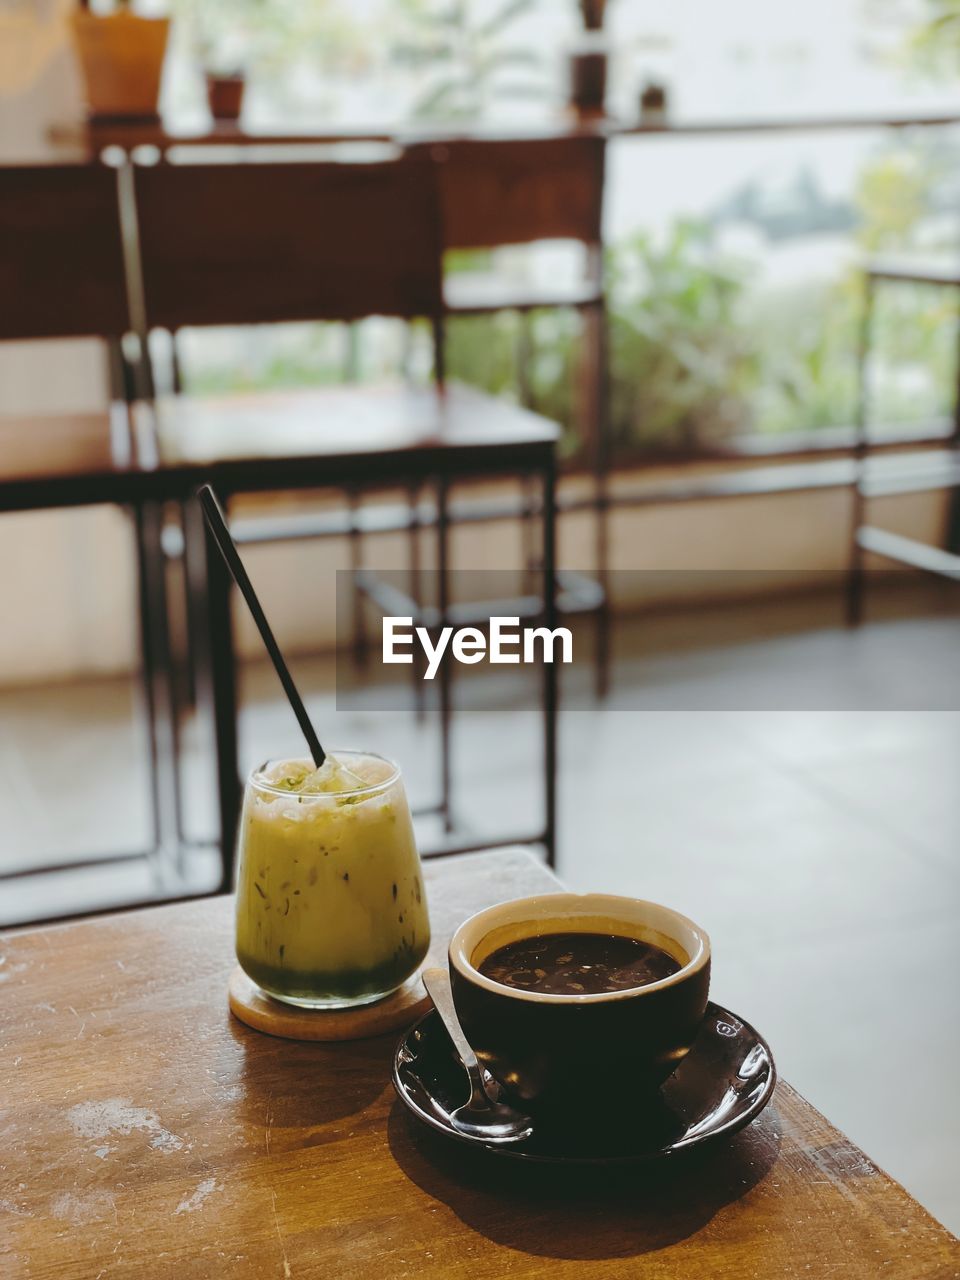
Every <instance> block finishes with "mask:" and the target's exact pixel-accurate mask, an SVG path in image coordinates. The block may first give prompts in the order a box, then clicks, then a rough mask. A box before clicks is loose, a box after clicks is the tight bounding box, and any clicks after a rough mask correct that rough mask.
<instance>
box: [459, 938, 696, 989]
mask: <svg viewBox="0 0 960 1280" xmlns="http://www.w3.org/2000/svg"><path fill="white" fill-rule="evenodd" d="M681 967H682V966H681V965H680V963H679V961H677V960H675V959H674V958H673V956H671V955H669V954H668V953H667V952H666V951H664V950H662V949H661V948H660V947H657V946H655V945H654V944H653V943H652V942H643V941H641V940H640V939H639V938H628V937H624V936H623V935H621V934H616V933H545V934H541V935H539V936H535V937H530V938H521V939H519V940H518V941H516V942H508V943H507V944H506V946H503V947H498V948H497V950H496V951H493V952H491V954H490V955H488V956H487V958H486V959H485V960H484V961H483V962H482V963H481V964H480V966H479V970H480V972H481V973H482V974H483V975H484V977H487V978H492V979H493V981H494V982H501V983H503V985H504V986H507V987H513V988H515V989H518V990H521V991H535V992H538V993H540V994H542V995H557V996H577V995H594V994H596V993H598V992H602V991H626V990H628V989H630V988H631V987H644V986H649V985H650V983H652V982H660V981H662V979H664V978H669V977H670V975H671V974H673V973H677V972H678V971H679V970H680V968H681Z"/></svg>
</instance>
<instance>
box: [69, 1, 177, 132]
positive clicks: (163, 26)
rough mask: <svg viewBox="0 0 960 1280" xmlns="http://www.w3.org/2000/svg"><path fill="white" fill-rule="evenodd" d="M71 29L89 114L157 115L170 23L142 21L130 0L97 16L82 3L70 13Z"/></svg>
mask: <svg viewBox="0 0 960 1280" xmlns="http://www.w3.org/2000/svg"><path fill="white" fill-rule="evenodd" d="M71 28H72V34H73V43H74V48H75V49H76V52H77V57H78V59H79V62H80V69H81V72H82V75H83V82H84V87H85V90H86V95H85V96H86V103H87V111H88V114H89V115H90V116H91V117H104V116H108V117H114V118H121V119H131V120H137V119H140V120H142V119H145V118H146V119H149V118H154V117H156V116H157V114H158V107H159V102H160V81H161V78H162V75H163V62H164V58H165V57H166V53H167V40H168V38H169V35H170V19H169V18H145V17H141V16H140V15H139V14H135V13H134V12H133V11H132V5H131V0H116V2H115V4H114V7H113V8H112V10H111V11H110V12H109V13H99V12H98V13H93V12H91V10H90V7H89V0H81V2H80V5H79V7H78V8H77V9H76V10H75V11H74V12H73V13H72V14H71Z"/></svg>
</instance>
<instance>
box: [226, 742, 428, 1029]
mask: <svg viewBox="0 0 960 1280" xmlns="http://www.w3.org/2000/svg"><path fill="white" fill-rule="evenodd" d="M429 941H430V924H429V919H428V916H427V899H426V894H425V893H424V888H423V879H422V876H421V872H420V859H419V857H418V855H417V848H416V845H415V843H414V838H413V826H412V823H411V821H410V810H409V808H408V807H407V797H406V794H405V792H404V789H403V782H402V780H401V778H400V771H399V770H398V769H397V767H396V765H393V764H391V763H390V762H389V761H388V760H384V759H382V758H381V757H379V756H375V755H368V754H365V753H362V752H352V751H338V752H335V753H332V754H330V755H328V756H327V759H326V760H325V762H324V764H323V767H322V768H321V769H315V768H314V766H313V764H312V763H311V762H310V761H305V760H287V761H280V762H277V763H272V764H268V765H265V766H264V767H263V768H262V769H259V770H256V771H255V772H254V773H253V774H252V775H251V777H250V780H249V782H248V783H247V790H246V795H245V797H244V805H243V816H242V818H241V827H240V872H239V883H238V886H237V959H238V960H239V961H240V964H241V966H242V968H243V969H244V971H245V972H246V973H247V974H249V976H250V977H251V978H252V979H253V981H254V982H255V983H257V985H258V986H259V987H261V988H262V989H263V990H264V991H266V992H267V993H268V994H269V995H271V996H275V997H276V998H277V999H279V1000H284V1001H286V1002H287V1003H289V1004H296V1005H303V1006H307V1007H310V1008H341V1007H344V1006H348V1005H354V1004H366V1003H368V1002H369V1001H371V1000H377V999H379V998H380V997H381V996H384V995H386V994H388V993H389V992H391V991H393V990H395V989H396V988H397V987H399V986H401V985H402V984H403V982H404V981H405V980H406V979H407V978H408V977H410V975H411V974H412V973H414V972H415V971H416V969H417V967H418V966H419V964H420V962H421V961H422V960H423V957H424V956H425V955H426V952H427V945H428V943H429Z"/></svg>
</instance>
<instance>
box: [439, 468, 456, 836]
mask: <svg viewBox="0 0 960 1280" xmlns="http://www.w3.org/2000/svg"><path fill="white" fill-rule="evenodd" d="M449 554H450V521H449V510H448V493H447V481H446V480H445V479H444V480H440V481H439V482H438V484H437V579H438V583H437V595H438V600H437V605H438V611H439V614H440V618H439V624H438V626H439V627H440V628H442V627H444V626H445V625H446V619H447V611H448V609H449V607H450V574H449V571H450V563H449ZM439 681H440V812H441V814H442V816H443V830H444V832H445V834H447V835H449V834H450V832H451V831H452V830H453V781H452V779H453V769H452V759H451V755H452V745H453V744H452V731H453V725H452V717H453V667H452V664H451V663H450V662H441V664H440V671H439Z"/></svg>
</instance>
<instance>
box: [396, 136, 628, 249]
mask: <svg viewBox="0 0 960 1280" xmlns="http://www.w3.org/2000/svg"><path fill="white" fill-rule="evenodd" d="M423 152H426V153H428V154H429V155H430V157H431V158H432V159H433V161H434V162H435V164H436V165H437V170H438V177H439V185H440V205H441V211H442V216H443V244H444V248H447V249H489V248H494V247H496V246H497V245H504V244H529V243H531V242H533V241H535V240H579V241H581V242H582V243H584V244H586V245H599V244H600V243H601V239H602V212H603V172H604V156H605V144H604V141H603V139H602V138H595V137H578V136H570V137H558V138H538V139H525V138H524V139H502V140H497V141H488V140H485V139H472V138H471V139H466V138H465V139H456V140H452V141H450V142H443V143H432V144H426V143H424V144H422V145H421V146H417V147H412V148H411V149H410V152H409V153H408V154H410V155H411V156H416V155H417V154H419V153H423Z"/></svg>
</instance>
